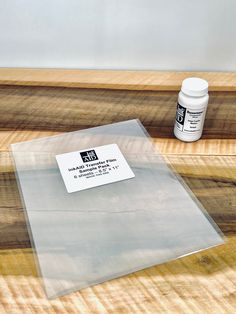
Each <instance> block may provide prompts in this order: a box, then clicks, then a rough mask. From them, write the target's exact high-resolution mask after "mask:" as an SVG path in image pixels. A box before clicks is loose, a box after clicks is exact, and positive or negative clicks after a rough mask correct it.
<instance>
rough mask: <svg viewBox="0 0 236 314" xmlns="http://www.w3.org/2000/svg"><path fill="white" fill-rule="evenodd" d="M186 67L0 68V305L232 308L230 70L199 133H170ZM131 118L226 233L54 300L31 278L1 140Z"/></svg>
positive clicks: (233, 121) (44, 309) (234, 99)
mask: <svg viewBox="0 0 236 314" xmlns="http://www.w3.org/2000/svg"><path fill="white" fill-rule="evenodd" d="M191 75H193V73H169V72H164V73H159V72H131V71H125V72H119V71H118V72H117V71H111V72H110V71H97V72H95V71H72V70H67V71H66V70H65V71H63V70H29V69H28V70H27V69H25V70H24V69H0V84H1V86H0V110H1V114H0V209H1V210H0V313H7V314H9V313H234V312H235V311H236V74H234V73H200V74H199V73H198V74H194V75H200V76H201V77H205V78H207V79H208V80H209V82H210V90H211V92H210V104H209V109H208V113H207V118H206V123H205V129H204V134H203V138H202V139H201V140H200V141H198V142H196V143H183V142H180V141H178V140H177V139H175V138H174V137H173V133H172V132H173V121H174V116H175V110H176V100H177V90H178V89H179V86H180V83H181V81H182V79H183V78H184V77H187V76H191ZM132 118H139V119H140V120H141V121H142V123H143V124H144V125H145V127H146V128H147V130H148V131H149V132H150V134H151V135H152V137H153V138H154V141H155V143H156V146H157V147H158V149H159V150H160V151H161V152H162V154H163V155H164V157H165V158H166V160H167V162H168V163H170V164H171V165H172V166H173V167H174V168H175V169H176V171H177V172H178V173H179V174H180V175H181V176H182V177H183V178H184V180H185V182H186V183H187V184H188V185H189V187H190V188H191V189H192V190H193V192H194V193H195V195H196V196H197V197H198V199H199V200H200V201H201V202H202V203H203V205H204V206H205V208H206V210H207V211H208V212H209V214H210V215H211V216H212V218H213V219H214V220H215V221H216V223H217V224H218V225H219V226H220V228H221V229H222V231H223V232H224V233H225V235H226V239H227V242H226V244H225V245H222V246H219V247H216V248H212V249H209V250H206V251H203V252H201V253H197V254H193V255H191V256H187V257H184V258H181V259H178V260H175V261H172V262H169V263H166V264H163V265H158V266H155V267H152V268H148V269H145V270H143V271H139V272H136V273H134V274H131V275H128V276H125V277H122V278H119V279H115V280H111V281H109V282H105V283H103V284H100V285H96V286H94V287H90V288H87V289H83V290H81V291H79V292H75V293H72V294H69V295H67V296H64V297H60V298H57V299H54V300H50V301H49V300H47V298H46V297H45V294H44V291H43V288H42V285H41V282H40V278H39V277H38V274H37V271H36V267H35V263H34V259H33V253H32V249H31V246H30V242H29V237H28V233H27V229H26V222H25V217H24V214H23V210H22V205H21V201H20V198H19V193H18V189H17V186H16V180H15V175H14V170H13V166H12V162H11V159H10V155H9V144H10V143H13V142H19V141H25V140H30V139H34V138H39V137H45V136H50V135H54V134H57V133H61V132H68V131H73V130H78V129H83V128H87V127H92V126H95V125H103V124H107V123H112V122H117V121H122V120H127V119H132Z"/></svg>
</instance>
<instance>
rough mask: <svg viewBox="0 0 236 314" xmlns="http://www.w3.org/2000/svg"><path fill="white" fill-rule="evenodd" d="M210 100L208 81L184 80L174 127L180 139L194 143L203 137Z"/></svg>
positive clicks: (195, 78) (197, 79) (191, 78)
mask: <svg viewBox="0 0 236 314" xmlns="http://www.w3.org/2000/svg"><path fill="white" fill-rule="evenodd" d="M208 99H209V95H208V83H207V81H205V80H203V79H200V78H197V77H190V78H187V79H185V80H183V82H182V87H181V91H180V92H179V96H178V104H177V111H176V119H175V127H174V134H175V136H176V137H177V138H178V139H180V140H181V141H185V142H193V141H197V140H198V139H199V138H200V137H201V136H202V130H203V125H204V120H205V115H206V110H207V105H208Z"/></svg>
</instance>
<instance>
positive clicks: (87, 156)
mask: <svg viewBox="0 0 236 314" xmlns="http://www.w3.org/2000/svg"><path fill="white" fill-rule="evenodd" d="M80 156H81V158H82V160H83V162H89V161H93V160H98V156H97V154H96V153H95V150H94V149H91V150H87V151H85V152H82V153H80Z"/></svg>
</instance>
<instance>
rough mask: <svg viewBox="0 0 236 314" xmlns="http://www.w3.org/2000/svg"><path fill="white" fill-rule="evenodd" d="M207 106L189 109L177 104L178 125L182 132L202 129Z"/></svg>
mask: <svg viewBox="0 0 236 314" xmlns="http://www.w3.org/2000/svg"><path fill="white" fill-rule="evenodd" d="M204 115H205V108H201V109H188V108H185V107H183V106H181V105H180V104H179V103H178V104H177V110H176V118H175V120H176V127H177V129H178V130H180V131H182V132H188V133H192V132H197V131H201V128H202V124H203V121H204Z"/></svg>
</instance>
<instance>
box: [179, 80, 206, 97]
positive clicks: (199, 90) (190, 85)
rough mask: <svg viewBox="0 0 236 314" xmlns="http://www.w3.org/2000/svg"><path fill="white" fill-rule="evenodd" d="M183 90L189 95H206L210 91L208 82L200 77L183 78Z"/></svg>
mask: <svg viewBox="0 0 236 314" xmlns="http://www.w3.org/2000/svg"><path fill="white" fill-rule="evenodd" d="M181 91H182V92H183V93H184V94H186V95H189V96H204V95H206V94H207V93H208V83H207V81H205V80H203V79H200V78H198V77H189V78H186V79H185V80H183V83H182V87H181Z"/></svg>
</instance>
